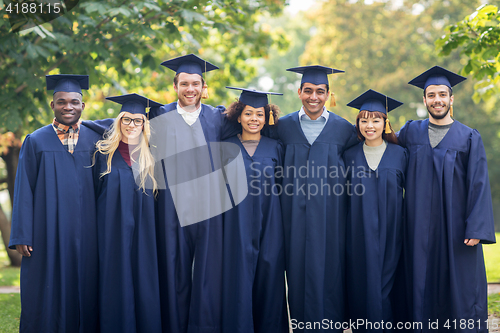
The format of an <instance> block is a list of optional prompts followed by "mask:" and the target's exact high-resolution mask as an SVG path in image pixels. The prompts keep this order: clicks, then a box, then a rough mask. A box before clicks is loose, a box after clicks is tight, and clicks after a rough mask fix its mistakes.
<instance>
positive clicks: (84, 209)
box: [9, 54, 495, 333]
mask: <svg viewBox="0 0 500 333" xmlns="http://www.w3.org/2000/svg"><path fill="white" fill-rule="evenodd" d="M162 65H164V66H166V67H168V68H170V69H172V70H174V71H175V72H176V76H175V78H174V83H173V84H174V89H175V91H176V93H177V96H178V101H177V102H174V103H171V104H166V105H162V104H160V103H157V102H155V101H152V100H150V99H148V98H146V97H143V96H140V95H138V94H127V95H122V96H115V97H108V98H107V99H108V100H111V101H113V102H116V103H119V104H121V111H120V113H119V115H118V116H117V117H116V119H107V120H98V121H81V120H80V116H81V113H82V111H83V110H84V108H85V104H84V102H83V100H82V89H88V88H89V81H88V76H86V75H64V74H61V75H49V76H47V89H48V90H53V91H54V94H53V101H51V108H52V109H53V111H54V116H55V117H54V120H53V122H52V124H50V125H47V126H45V127H42V128H41V129H38V130H36V131H35V132H33V133H32V134H29V135H27V136H26V138H25V140H24V143H23V146H22V149H21V153H20V158H19V165H18V170H17V175H16V183H15V192H14V209H13V215H12V232H11V238H10V244H9V247H10V248H15V249H17V251H18V252H20V253H21V254H22V255H23V256H24V258H23V261H22V268H21V306H22V311H21V323H20V332H37V333H39V332H80V333H83V332H120V333H121V332H144V333H146V332H147V333H150V332H152V333H154V332H171V333H183V332H193V333H205V332H207V333H208V332H228V333H236V332H269V333H275V332H276V333H277V332H289V330H290V328H291V329H292V330H293V331H294V332H313V331H315V332H316V331H332V332H342V331H343V330H345V329H349V328H350V329H352V330H353V331H357V332H384V331H391V330H392V331H404V330H406V331H412V332H429V331H431V330H432V331H436V329H437V330H438V331H454V332H486V331H487V327H486V324H487V323H486V320H487V317H488V314H487V284H486V274H485V267H484V260H483V252H482V245H481V244H488V243H494V242H495V234H494V223H493V212H492V203H491V193H490V187H489V179H488V171H487V163H486V155H485V151H484V147H483V143H482V141H481V137H480V135H479V133H478V132H477V131H476V130H473V129H470V128H469V127H467V126H465V125H463V124H461V123H460V122H458V121H457V120H454V119H453V118H452V116H453V102H454V96H453V94H452V87H453V86H454V85H456V84H457V83H459V82H461V81H463V80H465V78H463V77H462V76H459V75H457V74H455V73H452V72H450V71H448V70H446V69H444V68H441V67H439V66H435V67H433V68H431V69H429V70H427V71H426V72H424V73H423V74H421V75H419V76H418V77H417V78H415V79H413V80H412V81H410V84H412V85H415V86H417V87H419V88H422V89H423V90H424V97H423V101H424V104H425V105H426V107H427V110H428V112H429V118H428V119H425V120H418V121H408V122H407V123H406V124H405V125H404V127H403V128H401V130H400V131H399V133H398V134H396V133H394V131H393V130H392V127H391V125H390V122H389V119H388V113H389V112H390V111H392V110H394V109H396V108H397V107H399V106H400V105H402V104H403V103H401V102H399V101H397V100H395V99H393V98H390V97H388V96H386V95H384V94H381V93H379V92H376V91H374V90H368V91H366V92H365V93H363V94H361V95H360V96H358V97H357V98H355V99H354V100H353V101H351V102H350V103H349V104H348V106H350V107H353V108H356V109H359V111H360V112H359V114H358V117H357V119H356V125H355V126H354V125H352V124H351V123H349V122H348V121H347V120H345V119H343V118H341V117H339V116H338V115H336V114H335V113H332V112H330V111H328V110H327V109H326V107H325V103H326V101H327V100H328V98H329V96H330V86H329V82H328V75H329V74H334V73H338V72H342V71H340V70H336V69H333V68H329V67H323V66H305V67H296V68H290V69H288V70H290V71H293V72H296V73H299V74H302V80H301V86H300V88H299V89H298V97H299V99H300V100H301V101H302V107H301V109H300V111H297V112H293V113H290V114H288V115H286V116H283V117H281V118H280V117H279V108H278V107H277V106H276V105H274V104H270V103H269V100H268V95H271V94H278V93H271V92H263V91H257V90H254V89H244V88H233V87H228V88H230V89H238V90H241V94H240V96H239V99H238V100H237V101H236V102H233V103H232V104H231V105H230V106H228V107H227V109H226V108H225V107H222V106H218V107H212V106H209V105H205V104H202V103H201V98H202V95H204V94H205V93H206V88H207V86H206V83H205V80H204V77H203V73H205V72H208V71H211V70H214V69H217V67H216V66H214V65H212V64H211V63H209V62H207V61H205V60H203V59H201V58H199V57H197V56H195V55H192V54H190V55H187V56H182V57H178V58H175V59H171V60H168V61H165V62H164V63H162ZM148 108H149V112H146V111H147V109H148ZM221 142H222V143H224V144H226V145H223V147H226V148H220V147H219V146H217V143H221ZM227 147H229V148H227ZM231 147H232V148H231ZM242 170H244V171H245V172H244V173H241V172H240V171H242ZM304 170H305V172H304ZM216 175H222V176H221V178H217V177H215V176H216ZM241 175H243V177H244V178H243V181H242V179H241ZM214 179H216V180H214ZM221 179H222V181H221ZM242 183H243V184H242ZM265 189H273V190H271V191H269V190H265ZM339 189H341V191H339ZM242 193H243V194H242ZM286 287H287V288H286ZM463 321H465V323H466V325H462V324H463ZM430 323H433V325H430ZM436 325H437V326H436ZM431 326H432V327H431Z"/></svg>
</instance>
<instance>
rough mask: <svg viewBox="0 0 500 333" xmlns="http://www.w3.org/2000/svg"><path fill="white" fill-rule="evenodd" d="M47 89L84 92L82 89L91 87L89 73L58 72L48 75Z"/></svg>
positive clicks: (46, 78)
mask: <svg viewBox="0 0 500 333" xmlns="http://www.w3.org/2000/svg"><path fill="white" fill-rule="evenodd" d="M45 80H46V81H47V90H54V94H55V93H56V92H58V91H64V92H77V93H79V94H81V93H82V89H85V90H87V89H89V76H88V75H73V74H58V75H46V76H45Z"/></svg>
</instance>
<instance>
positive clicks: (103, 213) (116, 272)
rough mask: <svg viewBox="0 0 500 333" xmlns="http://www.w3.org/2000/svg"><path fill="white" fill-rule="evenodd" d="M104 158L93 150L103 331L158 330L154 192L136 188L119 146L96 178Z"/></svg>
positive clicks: (158, 296) (158, 303)
mask: <svg viewBox="0 0 500 333" xmlns="http://www.w3.org/2000/svg"><path fill="white" fill-rule="evenodd" d="M106 161H107V156H106V155H102V154H100V153H97V154H96V163H95V166H94V182H95V190H96V199H97V222H98V242H99V244H98V246H99V291H100V292H99V304H100V309H99V311H100V317H101V332H103V333H104V332H116V333H118V332H119V333H126V332H130V333H135V332H161V314H160V291H159V289H160V282H159V276H158V259H157V249H156V230H155V214H154V212H155V198H154V194H153V192H152V190H150V189H147V190H146V193H144V192H143V191H142V189H139V187H138V186H137V184H136V182H135V181H134V174H133V171H132V168H131V167H129V166H128V165H127V163H126V162H125V160H124V159H123V157H122V156H121V154H120V152H119V151H118V150H117V151H115V153H114V155H113V158H112V162H111V173H109V174H107V175H105V176H103V177H100V174H101V173H102V172H104V171H105V170H106V168H107V165H106ZM132 167H134V164H132Z"/></svg>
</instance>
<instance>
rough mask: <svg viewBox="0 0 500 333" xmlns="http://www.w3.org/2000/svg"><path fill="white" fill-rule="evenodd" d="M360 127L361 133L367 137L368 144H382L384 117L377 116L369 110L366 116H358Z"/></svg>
mask: <svg viewBox="0 0 500 333" xmlns="http://www.w3.org/2000/svg"><path fill="white" fill-rule="evenodd" d="M358 128H359V132H360V133H361V135H362V136H363V137H364V138H365V143H366V145H367V146H379V145H381V144H382V142H383V138H382V134H383V133H384V128H385V121H384V118H381V117H379V116H376V117H375V116H374V115H373V113H371V112H368V114H366V115H364V117H360V118H358Z"/></svg>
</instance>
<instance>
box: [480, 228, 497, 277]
mask: <svg viewBox="0 0 500 333" xmlns="http://www.w3.org/2000/svg"><path fill="white" fill-rule="evenodd" d="M496 237H497V243H496V244H490V245H484V246H483V251H484V263H485V265H486V276H487V277H488V282H500V232H497V233H496Z"/></svg>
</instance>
